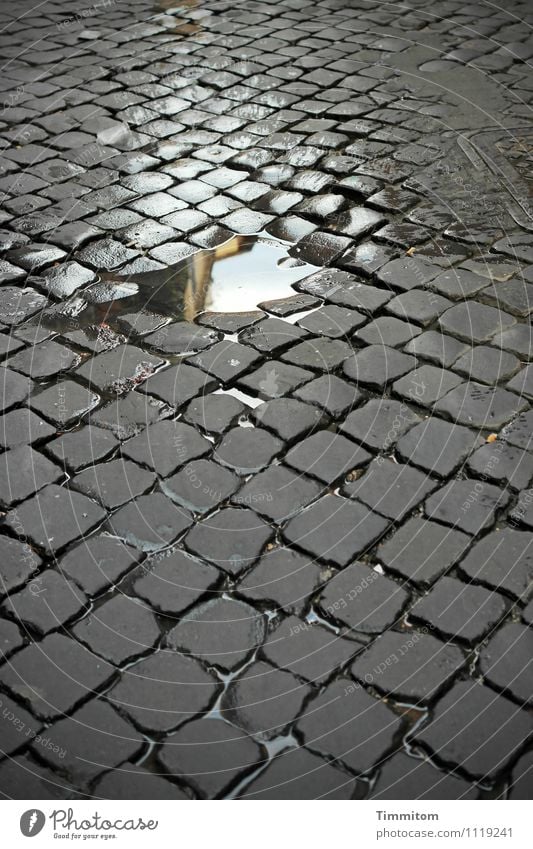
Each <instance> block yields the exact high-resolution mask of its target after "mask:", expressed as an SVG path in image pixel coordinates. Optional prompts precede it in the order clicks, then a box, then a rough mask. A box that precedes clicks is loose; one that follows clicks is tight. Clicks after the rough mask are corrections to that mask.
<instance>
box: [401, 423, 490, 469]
mask: <svg viewBox="0 0 533 849" xmlns="http://www.w3.org/2000/svg"><path fill="white" fill-rule="evenodd" d="M483 442H484V440H483V439H482V437H480V436H478V435H477V433H476V432H475V431H472V430H469V429H468V428H466V427H461V426H459V425H453V424H451V423H450V422H447V421H444V420H443V419H437V418H436V417H432V418H429V419H426V420H425V421H424V422H422V423H421V424H419V425H416V426H415V427H413V428H411V430H410V431H409V432H408V433H406V434H405V436H402V438H401V439H400V440H399V442H398V444H397V451H398V454H399V456H400V457H401V458H402V459H404V460H406V461H407V462H409V463H412V464H413V465H415V466H418V467H419V468H421V469H423V470H424V471H427V472H432V473H433V474H438V475H439V476H441V477H447V476H448V475H450V474H451V473H452V472H453V471H454V470H455V469H457V468H459V467H460V466H461V465H462V463H463V462H464V460H465V459H466V458H467V457H468V455H469V454H471V453H472V452H473V451H474V450H475V449H476V448H479V447H480V446H481V445H483Z"/></svg>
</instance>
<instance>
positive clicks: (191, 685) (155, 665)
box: [106, 651, 220, 734]
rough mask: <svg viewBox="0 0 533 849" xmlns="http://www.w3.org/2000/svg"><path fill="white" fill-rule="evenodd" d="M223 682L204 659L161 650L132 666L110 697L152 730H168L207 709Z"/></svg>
mask: <svg viewBox="0 0 533 849" xmlns="http://www.w3.org/2000/svg"><path fill="white" fill-rule="evenodd" d="M219 686H220V685H219V682H218V681H217V680H216V678H215V677H214V676H212V675H209V674H208V673H207V672H206V671H205V670H204V669H203V667H202V666H201V665H200V663H199V662H198V661H197V660H195V659H194V658H191V657H185V656H184V655H182V654H177V653H176V652H169V651H160V652H157V653H156V654H153V655H151V657H148V658H145V659H144V660H140V661H139V662H138V663H135V664H133V666H129V667H128V668H127V669H126V670H124V672H123V673H122V675H121V677H120V681H119V682H118V683H117V684H115V686H114V687H113V689H112V690H111V691H110V692H109V693H107V695H106V698H107V699H108V700H109V701H110V702H111V704H112V705H113V706H114V707H116V708H117V709H118V710H120V711H121V713H122V712H123V713H125V714H126V715H127V716H128V717H129V718H130V719H131V720H132V722H133V723H134V724H135V725H136V726H137V727H139V728H141V729H142V730H144V731H147V732H148V733H154V732H155V733H156V734H161V733H167V732H169V731H172V730H173V729H175V728H177V727H178V726H179V725H182V724H183V723H184V722H187V720H189V719H192V718H193V717H194V716H196V715H197V714H201V713H204V712H206V711H207V710H208V709H209V706H210V704H211V703H212V702H213V700H214V698H215V696H216V694H217V690H218V689H219Z"/></svg>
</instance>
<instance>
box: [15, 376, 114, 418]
mask: <svg viewBox="0 0 533 849" xmlns="http://www.w3.org/2000/svg"><path fill="white" fill-rule="evenodd" d="M21 400H22V399H21ZM99 400H100V396H99V395H97V394H96V392H91V391H89V390H88V389H86V388H85V387H84V386H80V384H79V383H75V382H74V381H73V380H63V381H61V382H60V383H56V384H54V385H53V386H50V387H49V388H48V389H44V390H43V391H42V392H39V393H38V394H35V395H32V397H31V400H30V405H31V407H32V409H33V410H35V411H36V412H37V413H39V414H40V415H42V416H43V417H44V418H45V419H48V420H49V421H51V422H52V424H54V425H56V427H58V428H64V427H68V426H69V425H72V424H75V423H77V421H78V420H79V419H80V418H81V416H83V415H84V414H85V413H88V412H89V411H90V410H92V409H93V408H94V407H96V405H97V404H98V402H99Z"/></svg>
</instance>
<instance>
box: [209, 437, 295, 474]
mask: <svg viewBox="0 0 533 849" xmlns="http://www.w3.org/2000/svg"><path fill="white" fill-rule="evenodd" d="M282 448H283V443H282V442H281V440H279V439H276V437H274V436H272V435H271V434H270V433H268V431H266V430H263V429H262V428H251V427H246V428H244V427H235V428H233V429H232V430H230V431H228V433H227V434H226V435H225V436H224V437H223V438H222V440H221V442H220V443H219V445H218V446H217V448H216V450H215V452H214V455H213V459H214V460H217V461H218V462H219V463H221V464H222V465H223V466H228V467H229V468H230V469H234V470H235V471H236V472H237V474H240V475H248V474H252V473H253V472H259V471H260V470H261V469H263V468H264V467H265V466H268V464H269V463H270V462H271V460H272V459H273V457H275V455H276V454H279V453H280V451H281V450H282Z"/></svg>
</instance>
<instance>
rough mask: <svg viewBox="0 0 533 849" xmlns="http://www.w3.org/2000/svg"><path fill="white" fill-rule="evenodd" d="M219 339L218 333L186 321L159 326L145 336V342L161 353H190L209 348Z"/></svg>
mask: <svg viewBox="0 0 533 849" xmlns="http://www.w3.org/2000/svg"><path fill="white" fill-rule="evenodd" d="M219 339H220V333H217V332H216V330H211V329H210V328H208V327H199V326H198V325H196V324H191V323H190V322H188V321H177V322H174V323H172V324H167V325H165V327H161V328H159V330H156V332H155V333H151V334H150V335H149V336H146V337H145V340H144V341H145V342H146V344H147V345H150V347H151V348H154V349H155V350H156V351H159V352H160V353H162V354H190V353H194V352H195V351H203V350H204V348H210V347H211V346H212V345H214V344H215V342H218V341H219Z"/></svg>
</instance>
